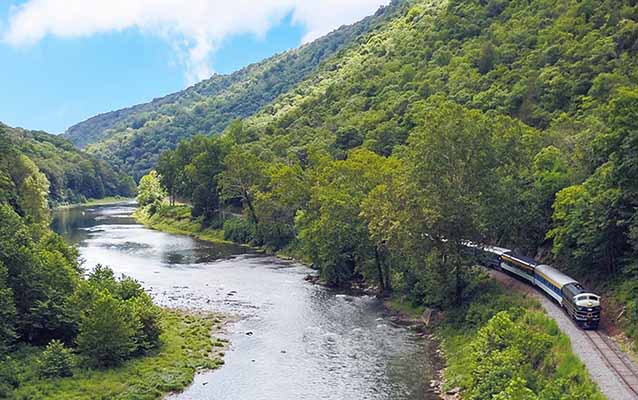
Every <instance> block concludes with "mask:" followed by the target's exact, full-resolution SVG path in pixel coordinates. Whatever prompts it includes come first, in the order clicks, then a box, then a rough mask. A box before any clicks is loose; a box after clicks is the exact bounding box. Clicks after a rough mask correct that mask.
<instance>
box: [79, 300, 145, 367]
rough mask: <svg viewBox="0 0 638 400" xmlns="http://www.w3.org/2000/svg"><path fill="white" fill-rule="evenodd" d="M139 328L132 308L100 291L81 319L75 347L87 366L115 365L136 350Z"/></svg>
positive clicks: (138, 322)
mask: <svg viewBox="0 0 638 400" xmlns="http://www.w3.org/2000/svg"><path fill="white" fill-rule="evenodd" d="M139 329H140V321H139V320H138V319H137V318H136V316H135V315H134V313H133V312H132V311H131V308H130V307H129V306H128V305H127V304H126V303H125V302H123V301H121V300H118V299H116V298H114V297H113V296H112V295H111V294H110V293H109V292H108V291H101V292H99V293H98V295H97V297H96V299H95V302H94V303H93V304H92V305H91V306H90V307H89V308H88V309H87V310H86V311H85V312H84V313H83V314H82V317H81V319H80V332H79V333H78V337H77V339H76V342H77V345H78V350H79V351H80V353H81V354H82V355H83V356H85V357H86V358H87V361H88V362H89V364H90V365H93V366H97V367H106V366H112V365H117V364H119V363H120V362H122V361H123V360H125V359H126V358H128V357H129V356H130V355H131V353H133V352H134V351H135V350H136V349H137V344H136V334H137V332H138V330H139Z"/></svg>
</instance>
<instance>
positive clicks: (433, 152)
mask: <svg viewBox="0 0 638 400" xmlns="http://www.w3.org/2000/svg"><path fill="white" fill-rule="evenodd" d="M394 7H396V8H397V9H400V10H401V13H400V15H398V16H397V17H396V18H393V19H390V20H388V21H387V23H385V24H383V25H382V26H381V27H379V28H378V29H376V30H375V31H373V32H371V33H369V34H368V35H367V36H366V37H365V38H364V39H361V40H359V41H358V42H357V43H356V44H355V45H353V46H351V47H349V48H348V49H346V50H344V51H342V52H340V53H338V54H337V55H335V56H334V57H331V58H329V59H327V60H326V61H325V62H324V63H323V64H322V65H321V67H320V68H319V70H318V71H317V72H316V73H313V74H311V75H310V76H309V77H308V78H307V79H305V80H303V81H302V82H300V83H299V84H298V85H296V86H295V87H294V88H293V89H291V90H290V91H288V92H287V93H285V94H283V95H281V96H279V97H278V98H277V99H276V100H275V101H274V102H272V103H271V104H268V105H266V106H265V107H263V108H262V110H261V111H260V112H258V113H257V114H255V115H254V116H252V117H249V118H247V119H244V120H236V121H234V122H233V123H231V124H230V125H229V126H228V128H227V129H226V130H225V132H224V134H223V135H221V136H210V137H207V136H197V137H195V138H193V139H192V140H190V141H184V142H182V143H180V144H179V146H177V148H176V149H175V150H174V151H168V152H165V153H164V154H162V156H161V157H160V159H159V162H158V164H157V166H156V169H157V172H158V173H159V179H160V180H161V182H162V183H163V185H164V187H165V188H166V189H167V191H168V192H169V194H171V196H172V197H182V198H186V199H188V200H189V201H190V202H191V203H192V206H193V208H192V214H193V217H196V218H199V220H200V221H202V223H203V224H204V225H209V226H213V227H222V226H223V228H224V231H225V232H226V236H227V238H228V239H233V240H239V241H245V242H251V243H253V244H257V245H261V246H265V247H268V248H271V249H272V250H275V251H281V250H283V251H285V252H288V253H292V254H296V255H301V256H302V257H305V258H307V259H308V260H309V261H311V262H312V263H313V265H314V266H315V267H316V268H318V269H319V270H320V271H321V275H322V277H323V279H324V280H325V281H326V282H328V283H330V284H333V285H338V286H343V285H346V286H347V285H349V284H351V283H352V282H353V281H359V280H365V281H367V282H368V283H373V284H375V285H377V286H378V287H379V289H380V290H382V291H386V292H387V291H390V290H394V291H395V292H396V293H402V294H403V295H404V296H406V297H407V298H409V299H411V300H412V301H413V302H415V303H418V304H425V305H428V306H434V307H443V308H445V307H449V306H451V305H454V304H460V303H462V302H463V299H464V296H466V295H467V294H468V293H471V290H472V288H473V278H472V273H471V271H472V270H471V269H470V268H468V266H469V265H468V264H469V262H470V261H469V260H467V259H466V258H465V257H464V254H463V251H462V249H463V246H462V242H463V241H464V240H474V241H477V242H481V243H489V244H498V245H502V246H506V247H510V248H515V249H517V250H519V251H520V252H523V253H526V254H528V255H532V256H537V257H541V258H544V259H545V260H546V261H549V262H552V263H555V264H556V265H558V266H560V267H561V268H563V269H567V270H569V271H570V272H571V273H574V274H576V275H577V276H579V277H581V278H583V279H585V280H591V281H595V282H599V283H600V282H618V283H619V285H615V286H616V295H617V296H618V297H617V298H618V299H619V301H620V302H622V304H623V305H624V307H625V309H626V312H625V314H624V315H625V318H626V321H629V323H628V325H627V328H628V331H629V332H630V334H634V335H635V334H636V333H638V332H635V326H636V324H635V321H637V320H638V304H637V303H636V291H638V286H637V283H636V282H638V280H637V278H638V276H637V275H636V270H637V269H636V264H635V260H636V256H637V255H638V254H637V252H638V214H637V212H636V207H637V206H638V200H637V199H638V170H637V168H638V163H637V160H638V154H636V149H638V122H637V121H638V89H637V88H636V82H638V64H637V63H638V61H637V53H638V21H637V19H638V18H637V16H638V5H637V4H636V2H635V1H630V0H608V1H575V0H562V1H545V0H531V1H528V0H520V1H518V0H515V1H506V0H490V1H478V0H476V1H448V2H438V1H425V0H423V1H408V2H395V3H394ZM239 204H240V205H242V206H243V209H244V218H243V219H237V218H235V217H232V216H231V217H230V218H227V217H226V214H225V213H224V212H223V211H222V210H223V208H224V206H226V205H239ZM155 208H156V209H158V210H159V211H158V212H161V209H160V208H161V207H159V206H157V207H155ZM610 286H611V285H610ZM632 326H633V328H632ZM632 330H633V332H632Z"/></svg>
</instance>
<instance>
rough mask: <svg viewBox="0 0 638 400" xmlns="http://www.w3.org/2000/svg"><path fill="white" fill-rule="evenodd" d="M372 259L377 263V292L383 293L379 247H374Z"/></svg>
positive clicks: (383, 285)
mask: <svg viewBox="0 0 638 400" xmlns="http://www.w3.org/2000/svg"><path fill="white" fill-rule="evenodd" d="M374 260H375V262H376V264H377V272H378V273H379V293H382V294H383V293H385V289H386V288H385V283H384V279H383V267H382V266H381V257H379V249H378V248H377V247H376V246H375V247H374Z"/></svg>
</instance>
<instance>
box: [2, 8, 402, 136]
mask: <svg viewBox="0 0 638 400" xmlns="http://www.w3.org/2000/svg"><path fill="white" fill-rule="evenodd" d="M388 2H389V0H232V1H228V0H0V122H3V123H5V124H8V125H10V126H19V127H23V128H27V129H37V130H45V131H47V132H50V133H62V132H64V130H65V129H66V128H68V127H69V126H71V125H73V124H75V123H77V122H80V121H82V120H84V119H86V118H89V117H91V116H93V115H96V114H99V113H103V112H108V111H112V110H116V109H119V108H123V107H127V106H131V105H134V104H138V103H141V102H146V101H149V100H151V99H153V98H155V97H160V96H163V95H166V94H169V93H172V92H175V91H178V90H181V89H184V88H185V87H187V86H189V85H192V84H194V83H196V82H199V81H201V80H202V79H206V78H207V77H210V76H211V75H212V74H213V73H220V74H226V73H230V72H233V71H235V70H237V69H240V68H241V67H243V66H245V65H248V64H250V63H253V62H257V61H259V60H262V59H264V58H266V57H268V56H270V55H273V54H276V53H279V52H282V51H285V50H287V49H291V48H295V47H297V46H299V45H300V44H303V43H306V42H309V41H312V40H314V39H316V38H318V37H320V36H322V35H324V34H326V33H328V32H330V31H332V30H334V29H336V28H338V27H339V26H341V25H343V24H350V23H353V22H355V21H358V20H360V19H361V18H363V17H365V16H366V15H370V14H372V13H374V12H375V11H376V10H377V9H378V8H379V7H380V6H381V5H384V4H387V3H388Z"/></svg>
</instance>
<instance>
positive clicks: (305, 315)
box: [54, 204, 436, 400]
mask: <svg viewBox="0 0 638 400" xmlns="http://www.w3.org/2000/svg"><path fill="white" fill-rule="evenodd" d="M133 207H134V206H133V205H131V204H122V205H117V206H107V207H94V208H88V209H81V208H78V209H70V210H64V211H63V212H56V220H55V222H54V228H55V229H56V230H57V231H58V232H60V233H62V234H63V235H64V236H65V237H66V238H67V239H68V240H70V241H73V242H74V243H77V244H78V246H79V250H80V254H81V256H82V257H84V258H85V259H86V262H87V266H89V265H94V264H97V263H102V264H106V265H110V266H112V267H113V268H114V270H115V271H116V272H117V273H123V274H127V275H131V276H133V277H135V278H136V279H138V280H140V281H141V282H143V284H144V286H145V287H146V288H147V289H148V290H149V291H150V292H151V294H152V295H153V296H154V298H155V299H156V301H157V302H158V303H160V304H162V305H165V306H170V307H186V308H195V309H200V310H214V311H222V312H225V313H227V314H230V315H234V316H236V318H237V322H235V323H233V324H232V325H229V336H230V340H231V343H232V346H231V350H230V351H229V352H227V354H226V358H225V362H226V364H225V365H224V367H223V368H221V369H220V370H218V371H214V372H209V373H204V374H201V375H198V376H197V377H196V380H195V383H194V384H193V385H192V386H191V387H190V388H189V389H188V390H187V391H186V392H185V393H183V394H180V395H176V396H173V397H172V399H216V400H218V399H221V400H224V399H228V400H231V399H232V400H236V399H251V400H252V399H264V400H266V399H268V400H277V399H281V400H287V399H335V400H336V399H346V398H347V399H393V400H394V399H397V400H399V399H434V398H436V396H435V395H434V394H433V393H431V392H430V391H429V382H430V379H432V377H433V374H434V372H433V371H434V366H433V365H432V361H431V360H432V357H431V354H432V351H433V350H432V348H431V347H430V344H429V343H428V342H427V341H424V340H422V339H421V338H419V337H417V336H416V335H415V334H414V333H411V332H409V331H407V330H405V329H403V328H401V327H396V326H393V324H392V323H391V322H390V321H389V320H388V319H387V318H386V316H385V315H384V312H383V308H382V305H381V304H380V302H379V301H378V300H377V299H376V298H374V297H371V296H362V297H354V296H349V295H345V294H342V293H338V292H333V291H330V290H326V289H324V288H321V287H318V286H314V285H311V284H309V283H307V282H305V281H304V279H303V278H304V277H305V276H306V275H307V274H308V273H309V272H311V271H310V270H308V269H307V268H305V267H303V266H300V265H297V264H295V263H291V262H283V261H280V260H277V259H275V258H272V257H265V256H262V255H258V254H251V253H250V252H247V250H246V249H245V248H242V247H239V246H234V245H212V244H208V243H204V242H200V241H197V240H193V239H192V238H189V237H185V236H176V235H170V234H166V233H162V232H157V231H152V230H149V229H145V228H144V227H142V226H140V225H137V224H135V223H134V221H133V220H132V219H131V218H130V214H131V212H132V211H133ZM247 333H251V334H250V335H247Z"/></svg>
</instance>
